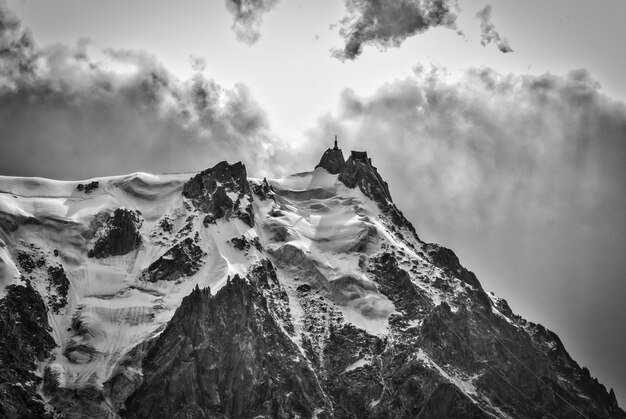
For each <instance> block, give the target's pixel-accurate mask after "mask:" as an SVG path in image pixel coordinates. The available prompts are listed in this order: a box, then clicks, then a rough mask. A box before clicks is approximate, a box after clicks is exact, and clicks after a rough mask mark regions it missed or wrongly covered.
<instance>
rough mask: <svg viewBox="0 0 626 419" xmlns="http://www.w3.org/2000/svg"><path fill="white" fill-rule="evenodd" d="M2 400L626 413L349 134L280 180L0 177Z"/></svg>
mask: <svg viewBox="0 0 626 419" xmlns="http://www.w3.org/2000/svg"><path fill="white" fill-rule="evenodd" d="M85 185H88V188H86V187H85ZM89 185H95V186H89ZM0 417H3V418H5V417H6V418H256V419H259V418H568V419H569V418H579V417H580V418H626V413H625V412H624V411H623V410H622V409H621V408H620V407H619V406H618V404H617V401H616V397H615V394H614V393H613V390H609V391H607V389H606V388H605V387H604V386H603V385H602V384H601V383H600V382H599V381H598V379H597V378H594V377H593V376H592V374H591V372H590V371H589V370H588V369H587V368H584V367H581V366H579V365H578V363H576V361H575V360H573V359H572V358H571V357H570V356H569V354H568V353H567V350H566V349H565V347H564V346H563V344H562V342H561V341H560V340H559V338H558V336H557V335H556V334H555V333H554V332H551V331H549V330H547V329H546V328H545V327H543V326H541V325H540V324H535V323H532V322H529V321H527V320H525V319H523V318H521V317H520V316H518V315H516V314H514V313H513V311H512V310H511V308H510V307H509V306H508V304H507V302H506V301H504V300H503V299H501V298H497V297H496V296H494V295H493V294H491V293H488V292H486V291H485V290H483V288H482V286H481V284H480V282H479V280H478V279H477V278H476V276H475V275H474V274H473V273H472V272H471V271H469V270H468V269H466V268H465V267H463V265H462V264H461V262H460V261H459V259H458V257H457V256H456V255H455V254H454V252H453V251H452V250H450V249H447V248H445V247H442V246H439V245H437V244H434V243H425V242H424V241H422V240H421V239H420V238H419V236H418V234H417V232H416V230H415V229H414V228H413V226H412V225H411V223H410V222H409V221H408V220H407V219H406V218H405V217H404V215H403V214H402V212H401V211H400V210H399V209H398V208H397V207H396V206H395V204H394V203H393V200H392V197H391V194H390V193H389V188H388V185H387V183H386V182H385V181H384V179H383V177H382V176H381V174H380V173H378V170H377V169H376V167H375V166H374V165H373V164H372V160H371V157H368V155H367V154H366V153H365V152H359V151H353V152H351V154H350V156H349V157H348V159H347V160H345V158H344V155H343V152H342V151H341V149H339V148H338V147H337V145H336V144H335V147H334V148H332V149H328V150H327V151H326V152H325V153H324V155H323V156H322V158H321V160H320V163H319V164H318V166H317V167H316V168H315V170H313V171H310V172H302V173H298V174H295V175H291V176H287V177H283V178H279V179H256V178H250V177H248V174H247V172H246V168H245V166H244V165H243V164H242V163H235V164H229V163H227V162H221V163H219V164H217V165H216V166H214V167H212V168H210V169H207V170H205V171H202V172H200V173H187V174H169V175H151V174H146V173H134V174H131V175H126V176H114V177H106V178H98V179H88V180H86V181H85V180H83V181H80V182H69V181H54V180H47V179H41V178H13V177H0Z"/></svg>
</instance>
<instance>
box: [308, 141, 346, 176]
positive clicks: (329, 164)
mask: <svg viewBox="0 0 626 419" xmlns="http://www.w3.org/2000/svg"><path fill="white" fill-rule="evenodd" d="M345 164H346V161H345V159H344V157H343V152H342V151H341V149H340V148H339V147H338V146H337V136H336V135H335V146H334V147H333V148H328V149H327V150H326V151H325V152H324V154H323V155H322V158H321V159H320V162H319V163H318V164H317V166H315V168H316V169H317V168H318V167H322V168H324V169H326V170H328V172H329V173H331V174H333V175H336V174H338V173H340V172H341V169H343V166H344V165H345Z"/></svg>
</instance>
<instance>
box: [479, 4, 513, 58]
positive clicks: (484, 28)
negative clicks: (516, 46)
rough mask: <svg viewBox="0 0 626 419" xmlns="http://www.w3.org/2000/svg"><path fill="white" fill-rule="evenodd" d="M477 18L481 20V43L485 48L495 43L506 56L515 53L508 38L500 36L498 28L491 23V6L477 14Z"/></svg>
mask: <svg viewBox="0 0 626 419" xmlns="http://www.w3.org/2000/svg"><path fill="white" fill-rule="evenodd" d="M476 17H477V18H478V19H480V31H481V33H480V43H481V44H482V45H483V46H486V45H487V44H490V43H492V42H493V43H494V44H495V45H496V46H497V47H498V49H499V50H500V51H501V52H502V53H504V54H506V53H508V52H513V48H511V46H510V45H509V41H508V40H507V39H506V38H503V37H501V36H500V34H499V33H498V31H496V27H495V26H494V24H493V23H491V5H490V4H488V5H486V6H485V7H483V8H482V9H480V10H479V11H478V13H476Z"/></svg>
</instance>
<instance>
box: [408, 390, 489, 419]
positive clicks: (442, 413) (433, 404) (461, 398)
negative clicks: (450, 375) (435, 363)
mask: <svg viewBox="0 0 626 419" xmlns="http://www.w3.org/2000/svg"><path fill="white" fill-rule="evenodd" d="M490 417H491V416H490V415H487V414H486V413H485V412H483V411H482V410H481V409H480V408H479V407H478V406H476V405H475V404H474V403H472V401H471V400H470V399H468V398H467V396H466V395H465V394H463V393H462V392H461V391H460V390H459V389H458V388H457V387H456V386H454V385H452V384H449V383H443V384H440V385H439V386H438V387H437V389H436V390H435V391H434V392H433V393H432V394H431V395H430V397H429V398H428V401H427V402H426V405H424V407H423V408H422V411H421V412H420V413H419V415H418V416H417V418H418V419H433V418H442V419H443V418H447V419H483V418H484V419H487V418H490Z"/></svg>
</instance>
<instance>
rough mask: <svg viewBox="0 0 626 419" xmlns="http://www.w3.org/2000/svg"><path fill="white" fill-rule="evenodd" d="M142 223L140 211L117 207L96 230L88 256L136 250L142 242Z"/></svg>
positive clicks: (125, 252)
mask: <svg viewBox="0 0 626 419" xmlns="http://www.w3.org/2000/svg"><path fill="white" fill-rule="evenodd" d="M142 223H143V219H142V218H141V214H139V212H138V211H132V210H128V209H126V208H117V209H116V210H115V211H114V212H113V214H112V215H110V216H109V217H107V219H106V220H105V222H104V224H103V225H102V227H100V229H99V230H98V231H97V232H96V240H95V242H94V243H93V248H92V249H90V250H89V252H88V254H87V256H89V257H94V258H96V259H101V258H106V257H109V256H120V255H125V254H127V253H128V252H130V251H132V250H135V249H136V248H138V247H139V245H141V243H142V238H141V232H140V231H139V230H140V228H141V225H142Z"/></svg>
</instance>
